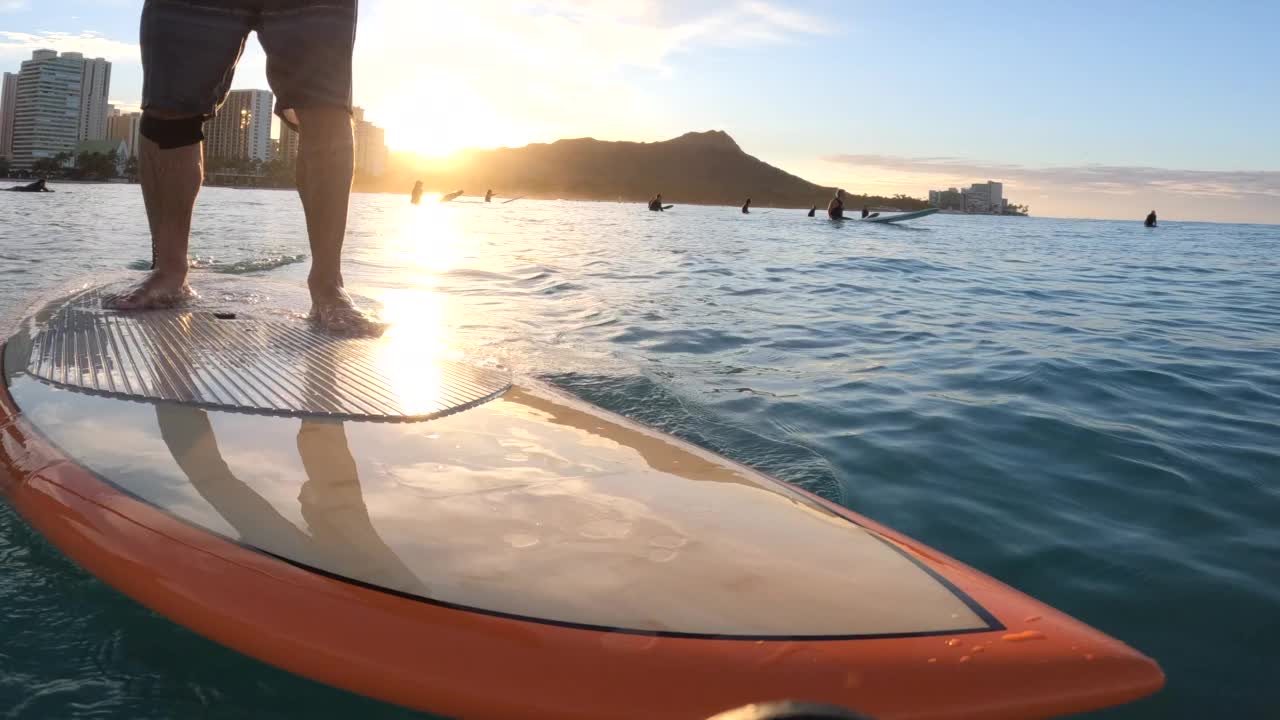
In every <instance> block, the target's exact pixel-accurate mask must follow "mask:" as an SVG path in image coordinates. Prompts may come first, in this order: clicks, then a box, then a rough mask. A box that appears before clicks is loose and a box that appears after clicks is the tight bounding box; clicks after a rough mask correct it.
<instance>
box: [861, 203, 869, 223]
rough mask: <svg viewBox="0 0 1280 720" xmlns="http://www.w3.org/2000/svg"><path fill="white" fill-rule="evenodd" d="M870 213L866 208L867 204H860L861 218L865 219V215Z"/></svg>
mask: <svg viewBox="0 0 1280 720" xmlns="http://www.w3.org/2000/svg"><path fill="white" fill-rule="evenodd" d="M870 214H871V211H870V210H868V209H867V206H866V205H863V206H862V218H863V219H864V220H865V219H866V217H867V216H868V215H870Z"/></svg>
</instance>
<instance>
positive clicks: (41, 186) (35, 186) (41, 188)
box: [5, 178, 53, 192]
mask: <svg viewBox="0 0 1280 720" xmlns="http://www.w3.org/2000/svg"><path fill="white" fill-rule="evenodd" d="M5 189H6V190H9V191H10V192H53V191H52V190H50V189H49V188H47V187H45V179H44V178H40V179H39V180H36V181H35V182H33V183H28V184H26V185H14V186H13V187H11V188H5Z"/></svg>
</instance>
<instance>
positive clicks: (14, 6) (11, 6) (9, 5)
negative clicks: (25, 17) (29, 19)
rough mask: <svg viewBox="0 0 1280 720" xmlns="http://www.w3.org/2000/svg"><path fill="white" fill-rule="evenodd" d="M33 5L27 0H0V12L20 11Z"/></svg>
mask: <svg viewBox="0 0 1280 720" xmlns="http://www.w3.org/2000/svg"><path fill="white" fill-rule="evenodd" d="M30 6H31V3H29V2H27V0H0V13H8V12H18V11H19V10H26V9H27V8H28V7H30Z"/></svg>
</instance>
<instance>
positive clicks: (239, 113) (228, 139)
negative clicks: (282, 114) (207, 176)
mask: <svg viewBox="0 0 1280 720" xmlns="http://www.w3.org/2000/svg"><path fill="white" fill-rule="evenodd" d="M271 99H272V98H271V92H270V91H268V90H232V91H231V93H230V94H228V95H227V101H226V102H224V103H223V104H222V107H220V108H218V113H217V114H216V115H214V116H213V118H212V119H210V120H209V121H207V122H206V123H205V124H204V154H205V157H208V158H223V159H227V160H260V161H262V162H266V161H267V160H270V159H271Z"/></svg>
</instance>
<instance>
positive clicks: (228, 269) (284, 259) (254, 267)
mask: <svg viewBox="0 0 1280 720" xmlns="http://www.w3.org/2000/svg"><path fill="white" fill-rule="evenodd" d="M306 259H307V254H306V253H297V254H294V255H287V254H286V255H268V256H265V257H257V258H249V259H248V260H237V261H235V262H219V261H218V260H217V259H215V258H202V257H193V258H191V261H190V262H189V263H187V267H189V268H191V269H192V270H204V271H206V272H213V273H221V274H223V275H248V274H250V273H257V272H266V271H268V270H275V269H276V268H280V267H284V266H286V265H294V264H297V263H300V262H302V261H304V260H306ZM127 267H128V268H129V269H130V270H150V269H151V261H150V260H134V261H133V262H131V263H129V264H128V266H127Z"/></svg>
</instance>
